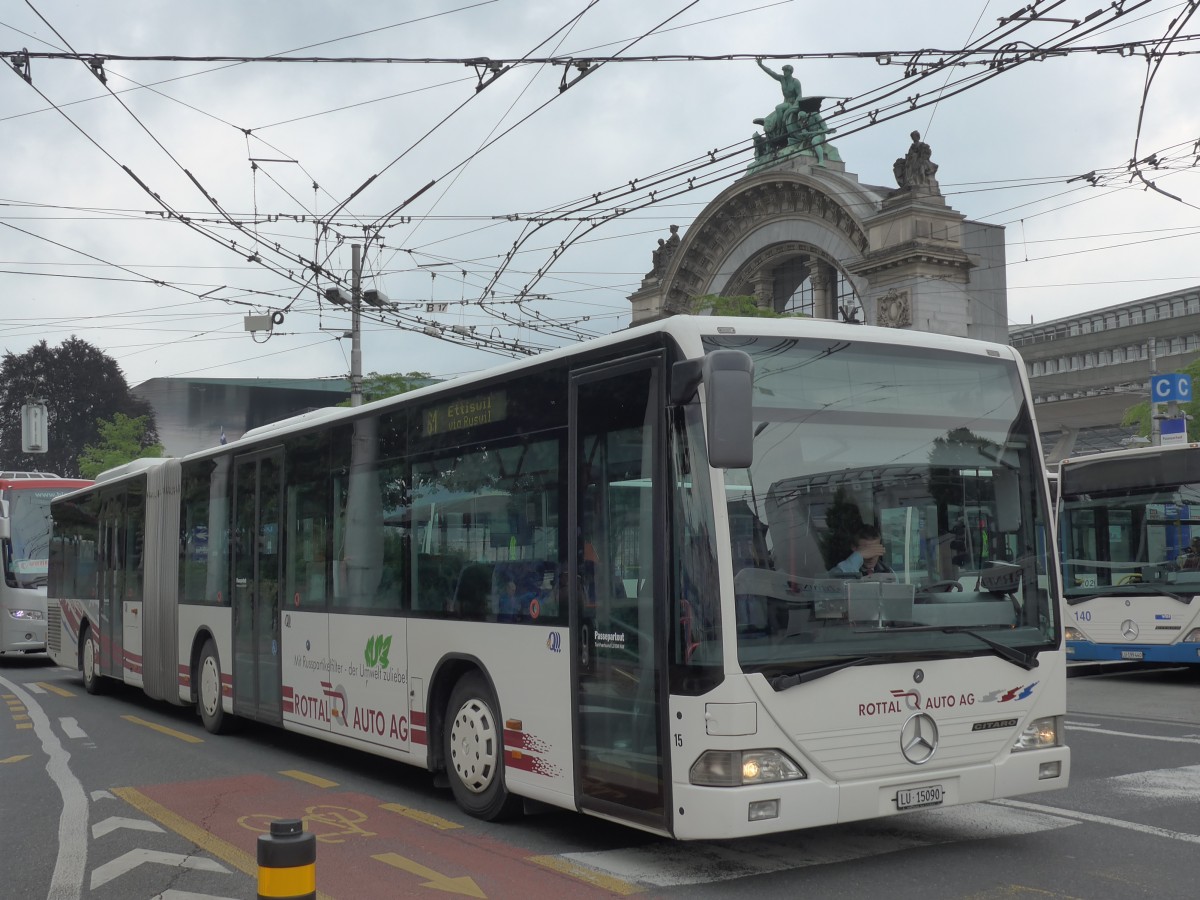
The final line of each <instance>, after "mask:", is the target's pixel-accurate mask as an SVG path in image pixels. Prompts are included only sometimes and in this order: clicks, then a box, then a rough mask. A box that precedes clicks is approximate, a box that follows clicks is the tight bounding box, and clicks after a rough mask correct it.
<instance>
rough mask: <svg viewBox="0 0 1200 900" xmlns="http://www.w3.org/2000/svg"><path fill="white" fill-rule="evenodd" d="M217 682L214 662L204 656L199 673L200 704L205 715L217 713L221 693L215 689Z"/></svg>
mask: <svg viewBox="0 0 1200 900" xmlns="http://www.w3.org/2000/svg"><path fill="white" fill-rule="evenodd" d="M219 682H220V675H218V674H217V663H216V660H214V659H213V658H212V657H211V656H206V657H205V658H204V666H203V668H202V669H201V672H200V702H201V704H203V706H204V712H205V714H206V715H209V716H211V715H213V714H214V713H215V712H216V711H217V704H218V703H220V702H221V692H220V691H219V690H218V689H217V685H218V684H219Z"/></svg>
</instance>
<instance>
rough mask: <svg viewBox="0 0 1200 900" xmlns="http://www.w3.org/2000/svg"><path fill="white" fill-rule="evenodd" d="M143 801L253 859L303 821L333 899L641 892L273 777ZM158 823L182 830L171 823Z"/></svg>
mask: <svg viewBox="0 0 1200 900" xmlns="http://www.w3.org/2000/svg"><path fill="white" fill-rule="evenodd" d="M132 790H134V789H123V791H122V793H125V792H129V791H132ZM136 792H137V793H138V794H139V795H141V796H143V797H145V798H147V799H148V800H150V801H151V802H152V803H153V804H154V805H155V806H158V807H160V808H161V809H162V810H165V811H166V812H167V813H168V814H169V815H168V816H167V818H171V817H179V818H180V819H182V820H184V821H187V822H190V823H192V824H193V825H194V826H196V827H203V829H204V831H205V832H206V833H207V834H209V835H211V836H212V837H213V838H215V839H217V840H219V841H220V842H221V843H223V844H226V845H228V846H230V847H232V848H235V849H236V851H237V852H238V854H239V855H242V856H243V857H245V856H249V857H250V858H254V856H255V853H256V848H257V841H258V838H259V836H260V835H261V834H263V833H264V832H265V830H266V829H267V828H268V827H269V823H270V821H271V820H272V819H286V818H293V819H294V818H298V819H303V820H304V823H305V830H306V831H309V832H311V833H312V834H313V835H315V836H316V838H317V861H316V874H317V887H318V889H319V890H320V891H321V893H322V894H324V895H326V896H329V897H337V898H353V897H361V896H381V895H382V894H381V892H383V893H384V894H386V893H388V892H396V891H399V890H401V889H404V890H408V891H411V892H413V895H414V896H417V895H420V894H423V893H425V891H426V890H431V889H432V890H434V891H439V892H440V891H444V890H446V888H439V887H437V886H436V885H437V883H438V879H435V878H432V877H429V876H430V873H432V874H433V875H437V876H439V877H440V880H441V883H445V884H451V883H454V882H456V881H458V880H460V879H464V877H466V878H469V879H473V880H474V882H475V883H476V884H477V885H478V888H479V890H480V891H481V892H482V894H483V895H484V896H486V897H491V898H499V897H512V896H568V895H570V896H572V897H578V898H581V900H586V898H593V897H595V898H598V897H612V896H614V894H621V895H624V894H629V893H635V892H638V891H640V890H641V889H642V888H640V886H638V885H633V884H629V883H624V882H618V881H617V880H616V879H612V878H611V876H609V877H608V878H607V879H604V878H602V877H598V878H597V880H596V881H589V880H588V879H586V878H584V877H582V875H583V873H582V872H580V873H576V872H573V871H572V870H571V869H570V868H565V869H555V868H551V867H547V865H546V863H545V862H544V859H545V858H544V857H541V856H534V855H533V854H530V853H529V852H528V851H526V850H524V849H523V848H521V847H519V846H516V845H513V844H509V843H506V842H504V841H502V840H497V839H496V838H495V837H493V836H491V835H490V834H483V833H481V832H476V831H473V830H471V829H466V828H464V829H457V830H450V831H447V830H444V829H436V828H433V827H431V826H430V825H428V824H426V823H424V822H422V821H421V820H420V819H414V818H412V817H411V816H409V815H406V814H402V813H398V812H394V811H392V810H391V809H389V808H388V807H390V806H394V804H387V803H384V802H383V801H381V800H380V799H379V798H377V797H371V796H368V795H365V794H358V793H354V792H350V791H331V790H328V789H326V790H320V789H316V788H313V787H311V786H308V785H306V784H303V783H297V782H295V781H293V780H291V779H284V778H279V777H275V776H271V775H244V776H238V777H234V778H224V779H215V780H211V781H193V782H179V783H174V784H159V785H149V786H140V787H138V788H136ZM143 811H146V810H145V809H143ZM149 814H150V815H153V813H149ZM156 818H157V817H156ZM159 821H160V823H161V824H164V825H167V827H169V828H172V829H173V830H176V829H174V827H173V825H172V824H171V823H170V822H163V821H162V820H161V819H160V820H159ZM198 823H203V825H202V826H200V825H199V824H198ZM480 827H481V828H485V829H492V830H503V827H504V826H500V825H493V826H487V825H483V824H481V825H480ZM208 849H210V852H216V851H213V850H212V849H211V848H208ZM400 860H404V861H407V862H410V863H411V865H410V866H405V865H402V864H400ZM595 874H596V875H597V876H602V875H607V874H608V873H595ZM600 885H603V886H600ZM422 888H423V889H425V890H420V889H422ZM455 892H457V891H455ZM470 895H472V896H477V895H474V894H470Z"/></svg>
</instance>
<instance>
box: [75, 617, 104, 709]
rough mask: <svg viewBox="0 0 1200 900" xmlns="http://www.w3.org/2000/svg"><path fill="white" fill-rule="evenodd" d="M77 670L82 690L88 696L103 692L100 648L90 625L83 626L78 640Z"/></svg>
mask: <svg viewBox="0 0 1200 900" xmlns="http://www.w3.org/2000/svg"><path fill="white" fill-rule="evenodd" d="M79 668H80V670H81V671H82V672H83V689H84V690H85V691H87V692H88V693H89V694H99V693H101V692H102V691H103V690H104V684H103V681H104V678H103V676H101V674H100V646H99V642H98V641H97V640H96V638H95V633H94V632H93V631H92V627H91V626H90V625H88V626H85V627H84V629H83V635H82V636H81V637H80V638H79Z"/></svg>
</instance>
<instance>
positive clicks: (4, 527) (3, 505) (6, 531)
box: [0, 500, 12, 541]
mask: <svg viewBox="0 0 1200 900" xmlns="http://www.w3.org/2000/svg"><path fill="white" fill-rule="evenodd" d="M10 537H12V527H11V526H10V525H9V520H8V501H7V500H0V541H4V540H8V539H9V538H10Z"/></svg>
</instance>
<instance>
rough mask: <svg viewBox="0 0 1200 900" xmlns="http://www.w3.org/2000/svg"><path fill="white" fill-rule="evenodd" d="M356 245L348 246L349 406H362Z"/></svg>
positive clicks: (359, 259)
mask: <svg viewBox="0 0 1200 900" xmlns="http://www.w3.org/2000/svg"><path fill="white" fill-rule="evenodd" d="M361 249H362V248H361V247H359V245H358V244H351V245H350V253H351V256H350V264H351V266H352V267H353V268H352V270H351V274H350V405H351V406H362V400H363V398H362V323H361V321H360V319H359V308H360V307H361V305H362V257H361V255H360V251H361Z"/></svg>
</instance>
